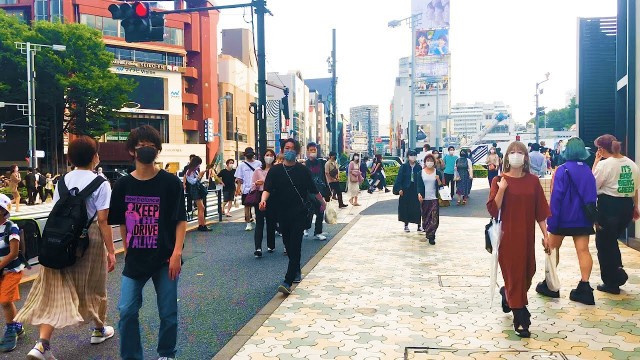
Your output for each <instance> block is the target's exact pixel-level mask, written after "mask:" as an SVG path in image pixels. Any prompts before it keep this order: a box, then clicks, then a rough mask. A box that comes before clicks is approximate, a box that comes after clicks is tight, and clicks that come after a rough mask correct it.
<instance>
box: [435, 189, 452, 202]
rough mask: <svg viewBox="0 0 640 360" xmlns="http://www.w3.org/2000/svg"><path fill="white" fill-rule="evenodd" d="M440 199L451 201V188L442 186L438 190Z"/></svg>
mask: <svg viewBox="0 0 640 360" xmlns="http://www.w3.org/2000/svg"><path fill="white" fill-rule="evenodd" d="M438 194H440V199H441V200H445V201H451V189H450V188H449V187H448V186H443V187H441V188H440V189H439V190H438Z"/></svg>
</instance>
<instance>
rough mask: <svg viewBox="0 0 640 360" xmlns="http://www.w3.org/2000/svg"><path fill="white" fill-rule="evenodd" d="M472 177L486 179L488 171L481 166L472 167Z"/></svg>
mask: <svg viewBox="0 0 640 360" xmlns="http://www.w3.org/2000/svg"><path fill="white" fill-rule="evenodd" d="M473 177H474V178H487V177H489V171H487V169H485V168H484V166H482V165H473Z"/></svg>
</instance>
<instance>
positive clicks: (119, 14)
mask: <svg viewBox="0 0 640 360" xmlns="http://www.w3.org/2000/svg"><path fill="white" fill-rule="evenodd" d="M108 10H109V12H111V18H113V19H114V20H121V21H122V22H121V26H122V28H123V29H124V39H125V40H126V41H127V42H143V41H162V40H164V14H162V13H156V12H153V11H151V9H150V8H149V4H145V3H142V2H139V1H136V2H134V3H133V4H129V3H124V4H120V5H117V4H111V5H109V7H108Z"/></svg>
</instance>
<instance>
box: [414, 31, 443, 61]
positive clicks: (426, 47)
mask: <svg viewBox="0 0 640 360" xmlns="http://www.w3.org/2000/svg"><path fill="white" fill-rule="evenodd" d="M415 46H416V57H425V56H443V55H449V29H435V30H418V31H416V43H415Z"/></svg>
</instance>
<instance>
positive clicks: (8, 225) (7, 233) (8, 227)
mask: <svg viewBox="0 0 640 360" xmlns="http://www.w3.org/2000/svg"><path fill="white" fill-rule="evenodd" d="M12 227H13V222H11V221H9V220H7V221H6V222H5V223H4V242H5V243H6V244H7V245H9V236H11V228H12Z"/></svg>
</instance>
